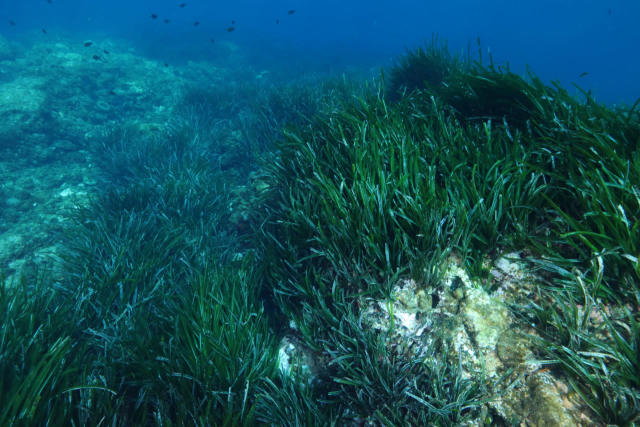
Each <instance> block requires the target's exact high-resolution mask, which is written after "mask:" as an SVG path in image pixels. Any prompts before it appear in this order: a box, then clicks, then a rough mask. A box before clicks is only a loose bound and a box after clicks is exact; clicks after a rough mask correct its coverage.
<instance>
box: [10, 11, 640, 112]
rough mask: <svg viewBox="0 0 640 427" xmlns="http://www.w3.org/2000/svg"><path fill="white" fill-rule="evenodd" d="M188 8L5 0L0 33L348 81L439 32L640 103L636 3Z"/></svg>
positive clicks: (518, 65) (519, 66)
mask: <svg viewBox="0 0 640 427" xmlns="http://www.w3.org/2000/svg"><path fill="white" fill-rule="evenodd" d="M181 2H182V0H172V1H167V0H161V1H150V0H147V1H122V0H110V1H107V0H94V1H87V0H85V1H80V0H52V2H51V3H48V2H47V0H19V1H18V0H16V1H9V0H2V2H1V8H0V34H2V35H4V36H5V37H6V38H8V39H10V40H11V39H20V37H24V36H26V35H28V34H32V35H33V34H38V35H39V36H42V37H46V36H47V35H43V34H41V29H42V28H46V29H47V32H48V35H51V34H52V32H54V33H55V32H56V31H57V32H59V33H64V34H66V35H69V34H73V35H77V36H78V37H79V38H83V37H91V36H95V35H96V34H102V35H103V36H107V37H120V38H124V39H128V40H130V41H132V42H134V43H135V44H137V45H139V46H140V48H141V49H144V50H145V52H147V53H148V54H149V55H157V56H162V54H163V52H164V54H165V55H167V56H169V55H172V58H171V59H174V60H175V59H177V58H176V55H177V54H176V52H179V55H180V56H181V57H182V58H181V59H184V60H188V59H190V57H192V56H193V57H196V56H197V57H200V58H201V57H202V56H203V55H206V54H207V49H208V48H209V43H210V39H211V38H213V39H214V40H232V41H234V42H235V43H237V44H238V45H239V46H241V47H242V48H244V49H245V51H246V52H248V53H249V54H252V52H253V53H254V54H255V57H256V58H257V59H259V60H261V61H267V62H268V61H269V60H271V61H273V63H278V64H280V65H284V66H285V67H286V65H287V62H288V61H294V62H296V63H303V64H308V65H309V66H310V67H315V68H319V69H326V70H331V71H340V69H341V68H343V67H349V66H368V67H381V66H387V65H389V64H391V63H392V61H393V58H394V57H396V56H398V55H400V54H402V53H403V52H404V51H405V48H407V47H409V48H411V47H416V46H418V45H420V44H422V42H423V41H424V40H430V39H431V37H432V35H433V34H434V33H435V34H438V35H439V37H440V38H441V39H443V40H448V42H449V46H450V48H451V49H452V50H459V51H466V50H467V46H468V43H469V42H470V41H471V42H472V50H473V52H474V53H475V52H476V51H477V47H476V46H477V44H476V40H477V39H478V38H480V40H481V42H482V46H483V49H484V53H485V54H486V53H487V51H490V52H491V53H492V54H493V57H494V59H495V60H496V61H498V62H505V61H508V62H509V63H510V64H511V66H512V69H513V70H515V71H518V72H521V71H523V70H524V69H525V66H526V65H527V64H528V65H530V66H531V67H532V69H533V70H534V71H535V72H536V73H537V74H538V75H540V76H541V77H543V78H544V79H545V80H547V81H549V80H551V79H557V80H560V81H561V82H562V84H563V85H565V86H567V87H570V86H571V83H572V82H575V83H577V84H579V85H580V86H581V87H584V88H586V89H590V90H592V91H593V93H594V94H595V96H596V98H597V99H598V100H600V101H603V102H607V103H627V104H631V103H633V102H634V101H635V100H636V99H637V98H638V97H639V96H640V79H638V78H637V76H638V75H640V55H638V46H640V29H638V23H639V22H640V2H638V1H637V0H602V1H595V0H556V1H551V0H542V1H529V2H525V1H513V0H489V1H484V2H480V1H471V0H450V1H439V2H436V1H426V0H424V1H416V0H394V1H388V0H374V1H346V0H343V1H338V0H327V1H322V2H319V1H311V0H306V1H298V0H289V1H283V0H273V1H268V2H266V1H262V2H261V1H251V0H237V1H227V2H222V1H210V0H186V1H185V3H186V6H185V7H183V8H180V7H179V6H178V5H179V4H180V3H181ZM289 10H295V12H294V13H293V14H292V15H288V14H287V12H288V11H289ZM151 13H155V14H157V15H158V19H156V20H152V19H151V18H150V14H151ZM164 18H167V19H170V21H171V22H170V23H169V24H164V23H163V22H162V19H164ZM9 20H12V21H14V22H15V24H16V25H15V26H12V25H10V24H9ZM276 20H279V23H276ZM195 21H198V22H199V25H198V26H197V27H194V25H193V23H194V22H195ZM232 21H235V22H236V23H235V25H233V26H234V27H235V31H234V32H231V33H229V32H227V31H226V29H227V28H228V27H229V26H232V23H231V22H232ZM585 72H586V73H588V74H587V75H585V76H583V77H580V75H581V74H583V73H585Z"/></svg>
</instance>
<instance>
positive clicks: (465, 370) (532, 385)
mask: <svg viewBox="0 0 640 427" xmlns="http://www.w3.org/2000/svg"><path fill="white" fill-rule="evenodd" d="M512 255H513V254H512ZM509 259H516V258H514V257H512V256H510V257H503V258H500V259H499V262H498V263H497V267H494V268H493V269H492V272H491V277H492V280H493V281H497V282H498V283H497V285H498V286H494V287H493V288H494V289H499V290H500V291H497V292H494V293H490V292H488V291H487V290H486V289H485V287H483V286H481V284H480V283H478V282H475V281H474V280H472V279H471V278H470V277H469V275H468V274H467V272H466V271H465V269H464V268H463V266H462V265H461V263H460V261H459V260H457V259H455V258H453V257H452V258H450V259H449V260H448V263H447V265H446V266H445V268H444V269H443V271H444V273H443V276H442V278H441V281H440V284H439V285H438V286H436V287H432V288H428V287H425V286H422V285H421V284H420V283H417V282H415V281H413V280H401V281H399V282H398V284H397V285H396V286H395V287H394V288H393V296H394V298H393V299H392V300H389V301H376V300H369V301H366V302H363V303H362V304H363V306H364V307H366V309H365V318H366V319H367V323H368V324H369V325H370V326H371V327H372V328H374V329H377V330H385V331H390V333H388V334H386V335H385V336H387V337H388V339H387V340H388V342H387V346H388V348H389V349H390V351H393V352H394V354H400V355H404V356H405V357H420V356H424V355H427V354H433V353H430V352H429V349H430V348H439V349H442V353H441V354H440V355H436V357H442V358H445V359H446V361H447V363H451V364H460V366H461V368H462V372H461V374H462V376H463V377H464V378H467V379H471V380H473V381H476V382H478V383H482V382H485V383H486V385H487V388H488V389H489V390H492V391H491V393H492V394H493V396H488V397H489V399H490V401H489V402H488V403H487V405H486V412H487V414H486V417H485V416H482V417H481V418H482V419H481V420H479V421H478V425H483V423H484V422H486V419H492V420H494V421H496V420H498V419H499V420H501V421H500V422H502V423H507V424H522V425H538V426H552V425H562V426H573V425H579V424H580V423H579V422H577V421H576V418H577V416H578V415H579V416H582V414H577V411H574V410H573V409H574V408H575V406H574V407H570V406H569V405H566V402H567V387H566V386H563V383H562V382H561V381H560V380H559V379H557V378H554V377H553V376H552V375H551V374H550V373H549V372H548V371H545V370H544V369H542V367H541V365H540V364H539V363H537V362H536V360H535V358H534V355H533V351H532V349H533V347H534V346H533V343H532V340H531V338H530V333H531V331H525V330H522V325H521V324H520V323H519V322H517V321H516V320H515V319H514V318H513V316H512V315H511V312H510V310H509V308H508V306H507V301H506V300H505V296H506V295H513V294H514V293H513V292H504V290H505V289H508V288H517V287H518V286H519V284H520V283H524V282H525V281H526V282H527V283H530V282H531V281H532V280H533V278H532V277H531V275H529V274H526V273H525V271H524V266H522V265H519V264H518V263H516V262H514V261H510V260H509ZM493 270H497V271H493ZM398 349H400V351H399V350H398ZM429 357H433V356H429ZM574 413H575V414H577V415H574ZM582 418H583V419H584V417H582Z"/></svg>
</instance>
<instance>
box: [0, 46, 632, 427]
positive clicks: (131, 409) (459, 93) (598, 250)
mask: <svg viewBox="0 0 640 427" xmlns="http://www.w3.org/2000/svg"><path fill="white" fill-rule="evenodd" d="M385 83H386V88H385V85H378V84H373V85H371V86H367V85H361V84H358V83H357V82H350V81H348V80H346V79H341V80H331V81H314V82H313V84H304V85H295V84H293V85H283V84H281V85H275V84H274V85H273V86H266V87H262V86H260V87H258V86H256V87H255V88H251V89H246V88H241V87H239V86H238V87H234V88H229V91H231V92H233V95H234V96H232V97H225V96H224V95H225V94H224V90H225V89H224V88H220V89H211V90H210V91H194V92H192V93H190V94H188V95H187V96H186V97H185V99H184V101H183V105H181V106H180V107H179V108H176V118H175V120H174V121H173V122H172V123H171V125H170V126H168V127H167V129H165V130H164V131H162V132H156V133H155V134H151V133H149V132H147V131H146V130H145V129H143V128H142V127H140V126H137V125H136V124H135V123H134V124H130V125H122V126H121V127H116V128H113V129H111V130H109V131H108V132H106V133H105V134H104V135H102V137H101V143H100V144H95V145H94V146H93V147H91V149H92V150H93V151H92V152H93V154H94V155H95V158H96V161H97V163H98V164H99V166H100V169H101V171H102V173H103V174H104V175H105V181H106V182H108V183H109V185H108V186H107V187H106V188H105V190H104V192H102V193H101V194H96V195H94V196H93V198H92V199H91V200H90V201H89V202H88V203H85V204H80V205H79V206H77V207H76V208H75V209H73V210H72V211H70V212H69V213H68V214H67V219H68V225H67V227H66V229H65V234H64V236H62V239H63V241H64V248H65V252H64V254H63V255H61V256H60V257H59V258H60V259H58V260H57V266H56V268H55V272H56V274H55V275H54V274H52V275H47V274H45V273H46V272H47V269H46V267H43V269H42V272H41V273H42V274H38V275H36V276H33V277H26V276H25V278H24V280H22V281H20V282H19V283H4V284H3V285H2V287H1V288H0V312H1V313H3V316H4V317H3V321H2V324H1V325H0V328H1V329H0V401H2V402H3V405H2V408H0V424H2V425H5V424H52V423H53V424H56V423H58V422H59V421H60V420H73V422H74V423H75V424H83V425H84V424H89V425H98V424H111V425H147V424H159V425H172V424H176V423H177V424H197V425H254V424H267V425H291V426H294V425H345V424H357V425H455V424H461V423H465V422H471V421H473V422H476V423H477V424H478V425H481V424H483V423H489V424H490V423H492V422H495V423H497V424H498V425H502V424H505V425H506V424H513V423H521V422H523V420H525V419H527V417H528V416H529V415H527V414H523V413H513V414H510V415H509V416H507V415H505V414H504V413H502V412H500V410H499V409H498V407H497V406H495V405H493V404H492V402H493V401H495V400H496V399H505V397H504V396H506V394H508V392H509V390H510V389H511V388H513V387H518V384H522V383H525V382H526V381H527V379H526V378H525V377H526V375H524V374H523V373H522V372H519V371H518V369H520V368H518V367H516V365H515V364H514V365H513V366H507V365H508V364H507V363H506V362H505V366H504V367H503V368H501V369H502V370H500V369H497V370H495V371H493V372H490V371H489V368H487V370H485V368H484V366H481V367H478V366H480V365H482V363H481V361H475V362H474V363H476V362H477V363H476V365H473V363H472V362H471V361H470V360H469V356H468V355H467V354H465V353H464V352H463V351H461V350H460V348H459V345H458V344H456V339H455V336H453V335H451V334H452V333H453V332H450V333H445V332H443V330H445V329H446V327H447V325H448V326H449V327H450V329H452V330H454V329H456V328H457V327H460V328H462V327H463V326H464V325H462V322H460V321H458V320H457V319H456V315H457V314H458V313H456V310H455V309H453V310H452V309H449V308H447V307H457V309H460V307H463V304H468V301H467V302H466V303H465V300H468V299H471V298H474V297H473V295H478V292H483V293H484V294H487V295H492V296H493V297H497V296H500V297H501V298H504V300H505V304H508V306H509V308H510V313H511V315H512V316H513V318H514V319H516V320H515V321H514V323H512V324H511V325H509V327H510V328H512V329H514V330H520V331H521V335H522V336H523V337H526V340H527V341H526V342H529V343H530V344H531V347H532V349H533V350H534V352H535V359H536V363H538V364H539V365H541V366H547V367H548V368H549V369H550V372H551V373H552V374H553V376H554V378H556V379H557V380H558V381H560V382H563V383H566V384H567V385H568V386H569V387H570V388H571V389H572V390H573V392H574V393H575V395H574V398H573V399H572V401H573V403H574V406H573V408H572V410H573V412H580V413H581V414H582V415H584V416H585V417H586V418H587V419H588V420H590V421H591V422H593V423H596V424H598V423H608V424H618V425H628V424H631V423H633V422H634V421H637V417H638V413H640V383H639V380H638V378H640V359H639V358H638V357H639V356H638V355H639V354H640V262H639V261H638V257H640V151H639V148H640V113H639V111H638V109H637V107H638V106H637V105H634V106H633V107H632V108H615V109H613V108H610V107H607V106H604V105H601V104H599V103H597V102H596V101H595V100H594V99H593V98H592V97H591V95H590V94H589V93H583V94H582V95H583V99H578V98H577V97H575V96H572V95H570V94H569V93H568V92H567V91H566V90H565V89H563V88H561V87H560V86H559V85H558V84H555V83H552V84H551V85H548V84H545V83H544V82H542V81H541V80H540V79H538V78H537V77H536V76H535V75H534V74H533V73H532V72H530V73H528V75H527V76H524V77H523V76H520V75H517V74H515V73H513V72H511V71H510V70H509V69H508V68H504V67H498V66H496V65H495V64H493V62H490V63H489V64H488V65H485V64H483V63H482V60H481V58H478V60H477V61H475V62H472V61H471V60H470V58H464V59H463V58H459V57H457V56H455V55H453V54H451V53H450V52H449V51H448V50H447V49H446V47H443V46H441V45H439V44H437V42H434V43H433V44H432V45H430V46H426V47H424V48H420V49H418V50H416V51H412V52H409V53H408V54H407V55H406V56H405V57H404V58H402V59H400V60H399V62H398V63H397V65H396V66H395V67H394V68H392V69H391V70H390V71H389V73H388V81H387V82H385ZM381 87H382V88H381ZM249 98H250V99H253V100H254V101H253V102H249V101H246V102H245V101H243V102H240V103H239V102H238V101H237V100H238V99H245V100H246V99H249ZM507 253H512V254H513V253H517V254H518V255H519V256H518V261H519V262H521V263H523V264H524V265H526V269H527V272H528V274H529V275H530V278H531V279H530V282H532V283H530V284H529V285H527V286H522V287H521V288H516V289H513V288H508V287H507V286H506V285H505V284H504V283H503V282H500V281H499V280H497V279H495V276H494V275H492V274H491V272H492V267H493V266H494V265H495V263H496V262H497V260H498V259H499V258H501V257H502V256H503V255H504V254H507ZM451 260H456V262H457V264H459V267H460V268H461V269H462V270H464V271H466V273H468V274H469V275H470V276H471V277H472V278H473V284H474V285H473V286H475V287H476V288H477V289H472V288H470V286H471V285H469V284H468V283H466V284H465V283H463V280H462V279H460V278H459V277H458V276H456V277H454V278H453V279H451V280H450V278H449V276H447V274H449V273H448V272H447V271H446V270H447V268H448V267H447V266H449V265H450V264H451V263H452V261H451ZM403 280H404V281H408V282H406V283H409V282H410V283H414V284H415V286H416V289H415V292H413V293H414V294H416V295H418V296H420V298H422V300H421V301H422V302H420V303H419V304H418V305H420V307H421V308H420V310H419V314H420V315H421V316H422V315H423V313H427V314H426V317H424V318H421V319H418V320H420V321H422V322H423V323H424V325H425V326H423V327H422V329H420V331H421V332H420V334H416V335H414V336H411V337H409V336H408V335H405V336H403V335H402V334H403V333H404V332H403V331H404V330H405V329H407V328H406V326H405V324H406V323H403V322H405V321H406V319H405V317H406V316H405V317H403V316H404V314H403V315H400V313H397V316H396V314H394V310H395V307H396V306H397V305H396V303H397V302H398V301H399V300H401V299H402V298H404V297H401V292H400V291H399V290H398V289H399V287H398V283H399V282H400V281H403ZM474 292H476V293H474ZM416 298H417V297H416ZM379 307H383V308H379ZM372 313H373V314H372ZM413 315H415V313H413ZM376 316H377V317H376ZM415 317H416V318H418V317H419V316H417V315H415ZM503 317H504V316H503ZM379 319H383V321H380V320H379ZM467 329H468V327H467ZM500 332H504V331H500ZM510 333H511V332H510ZM478 335H480V334H478ZM479 339H480V338H479V337H478V336H475V337H474V338H473V340H472V341H474V342H475V343H476V344H477V345H480V344H479V343H478V341H479ZM524 339H525V338H522V340H524ZM470 365H473V366H475V368H474V371H470V369H469V366H470ZM537 409H538V410H539V411H545V410H547V409H546V408H544V407H539V408H537ZM565 409H567V410H569V409H568V408H565ZM572 415H573V416H576V414H575V413H572ZM545 416H547V415H545Z"/></svg>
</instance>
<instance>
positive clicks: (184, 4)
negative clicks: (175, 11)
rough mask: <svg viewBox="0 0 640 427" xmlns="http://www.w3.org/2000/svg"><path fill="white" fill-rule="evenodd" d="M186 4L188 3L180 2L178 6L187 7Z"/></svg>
mask: <svg viewBox="0 0 640 427" xmlns="http://www.w3.org/2000/svg"><path fill="white" fill-rule="evenodd" d="M186 5H187V4H186V3H180V4H179V5H178V6H180V7H185V6H186Z"/></svg>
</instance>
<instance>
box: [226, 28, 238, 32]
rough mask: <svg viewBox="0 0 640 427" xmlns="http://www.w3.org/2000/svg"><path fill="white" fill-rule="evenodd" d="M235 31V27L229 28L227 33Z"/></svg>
mask: <svg viewBox="0 0 640 427" xmlns="http://www.w3.org/2000/svg"><path fill="white" fill-rule="evenodd" d="M235 30H236V29H235V27H229V28H227V33H233V32H234V31H235Z"/></svg>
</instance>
